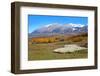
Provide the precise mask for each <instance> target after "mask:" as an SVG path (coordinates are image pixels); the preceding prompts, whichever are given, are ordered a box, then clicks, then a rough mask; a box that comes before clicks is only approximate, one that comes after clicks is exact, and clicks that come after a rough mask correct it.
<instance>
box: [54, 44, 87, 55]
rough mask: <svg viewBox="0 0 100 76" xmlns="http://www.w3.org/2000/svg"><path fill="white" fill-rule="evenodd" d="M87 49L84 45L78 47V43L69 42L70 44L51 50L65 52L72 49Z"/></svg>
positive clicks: (72, 50)
mask: <svg viewBox="0 0 100 76" xmlns="http://www.w3.org/2000/svg"><path fill="white" fill-rule="evenodd" d="M84 49H87V48H85V47H80V46H78V45H75V44H71V45H65V46H64V47H63V48H58V49H55V50H53V52H57V53H66V52H74V51H81V50H84Z"/></svg>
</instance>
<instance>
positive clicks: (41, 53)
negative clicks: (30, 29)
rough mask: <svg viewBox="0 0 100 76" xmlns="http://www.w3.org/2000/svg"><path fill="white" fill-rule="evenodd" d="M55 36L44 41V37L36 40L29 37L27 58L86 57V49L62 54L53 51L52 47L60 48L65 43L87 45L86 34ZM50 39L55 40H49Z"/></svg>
mask: <svg viewBox="0 0 100 76" xmlns="http://www.w3.org/2000/svg"><path fill="white" fill-rule="evenodd" d="M56 37H57V38H54V37H53V38H50V37H49V40H46V41H44V40H45V39H44V40H43V39H38V40H37V41H36V40H35V41H34V40H33V39H29V44H28V45H29V48H28V60H52V59H76V58H87V57H88V52H87V50H81V51H75V52H72V53H71V52H67V53H64V54H60V53H54V52H53V50H54V49H57V48H61V47H63V46H64V45H66V44H77V45H79V46H83V47H87V35H84V34H82V35H77V36H71V37H66V36H63V37H61V36H60V37H59V36H56ZM35 39H36V38H35ZM50 39H56V40H51V41H50ZM40 40H42V41H40ZM38 41H39V42H38Z"/></svg>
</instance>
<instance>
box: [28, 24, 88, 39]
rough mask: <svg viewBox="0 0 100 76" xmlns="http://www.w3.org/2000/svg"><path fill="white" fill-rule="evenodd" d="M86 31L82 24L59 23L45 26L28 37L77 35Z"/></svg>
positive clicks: (86, 27) (85, 26)
mask: <svg viewBox="0 0 100 76" xmlns="http://www.w3.org/2000/svg"><path fill="white" fill-rule="evenodd" d="M87 31H88V26H87V25H82V24H73V23H69V24H64V25H63V24H59V23H53V24H48V25H45V26H43V27H41V28H39V29H36V30H34V31H33V32H32V33H30V34H29V36H31V37H34V36H44V35H47V36H49V35H58V34H77V33H83V32H87Z"/></svg>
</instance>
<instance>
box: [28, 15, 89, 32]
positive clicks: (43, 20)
mask: <svg viewBox="0 0 100 76" xmlns="http://www.w3.org/2000/svg"><path fill="white" fill-rule="evenodd" d="M52 23H59V24H69V23H73V24H82V25H87V24H88V17H74V16H50V15H28V33H31V32H32V31H34V30H36V29H38V28H40V27H43V26H45V25H48V24H52Z"/></svg>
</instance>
